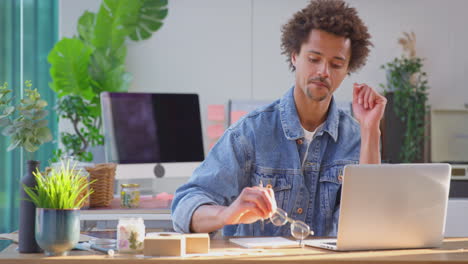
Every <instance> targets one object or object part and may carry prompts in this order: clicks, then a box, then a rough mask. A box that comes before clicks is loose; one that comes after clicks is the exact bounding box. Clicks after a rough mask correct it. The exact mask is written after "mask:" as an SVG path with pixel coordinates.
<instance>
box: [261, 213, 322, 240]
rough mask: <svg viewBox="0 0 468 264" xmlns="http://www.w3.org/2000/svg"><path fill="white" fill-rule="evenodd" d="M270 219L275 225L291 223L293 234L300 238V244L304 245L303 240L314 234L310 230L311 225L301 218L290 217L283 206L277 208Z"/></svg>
mask: <svg viewBox="0 0 468 264" xmlns="http://www.w3.org/2000/svg"><path fill="white" fill-rule="evenodd" d="M270 221H271V223H272V224H274V225H275V226H283V225H285V224H286V223H288V222H289V223H290V224H291V235H292V236H293V237H294V238H295V239H299V240H300V245H301V246H302V240H303V239H304V238H306V237H308V236H309V235H313V234H314V231H312V230H310V227H309V225H307V224H306V223H304V222H302V221H301V220H294V219H292V218H290V217H288V213H286V211H284V210H283V209H281V208H277V209H276V211H275V212H274V213H273V215H272V216H271V217H270Z"/></svg>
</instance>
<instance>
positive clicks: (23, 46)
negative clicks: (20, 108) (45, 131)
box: [0, 0, 58, 251]
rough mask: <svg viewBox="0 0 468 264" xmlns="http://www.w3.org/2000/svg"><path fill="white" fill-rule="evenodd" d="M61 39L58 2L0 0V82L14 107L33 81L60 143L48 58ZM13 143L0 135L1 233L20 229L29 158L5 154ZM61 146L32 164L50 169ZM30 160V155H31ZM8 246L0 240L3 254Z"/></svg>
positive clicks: (44, 149) (48, 148) (42, 152)
mask: <svg viewBox="0 0 468 264" xmlns="http://www.w3.org/2000/svg"><path fill="white" fill-rule="evenodd" d="M57 39H58V0H0V82H2V83H3V82H7V83H8V85H9V88H10V89H13V90H14V92H13V93H14V96H15V104H17V103H18V102H19V100H20V98H21V94H22V89H23V88H24V81H26V80H31V81H32V83H33V88H37V89H38V91H39V92H40V94H41V97H42V98H43V99H44V100H46V101H47V102H48V103H49V106H48V110H49V116H48V120H49V128H50V129H51V131H52V134H53V138H54V139H57V138H58V137H57V132H58V131H57V130H58V119H57V116H56V115H55V111H53V107H54V106H55V101H56V96H55V93H54V92H53V91H52V90H51V89H50V88H49V82H50V81H51V80H50V75H49V64H48V62H47V55H48V54H49V52H50V50H51V49H52V47H53V45H54V44H55V42H57ZM8 143H9V138H6V137H4V136H3V135H1V134H0V233H6V232H12V231H15V230H17V229H18V207H19V181H20V178H21V177H22V175H23V171H24V168H25V164H26V159H27V158H26V155H25V153H23V151H22V150H20V149H17V150H14V151H10V152H7V151H6V149H7V147H8ZM56 144H57V142H55V141H54V142H50V143H46V144H44V145H43V146H41V148H40V149H39V150H38V151H37V152H36V153H34V156H33V157H32V158H33V159H36V160H39V161H40V162H41V168H44V167H45V166H47V164H48V160H49V159H50V158H51V157H52V152H53V150H54V149H55V148H56ZM28 158H30V156H28ZM8 244H9V242H7V241H2V240H0V251H1V250H2V249H3V248H5V247H6V246H8Z"/></svg>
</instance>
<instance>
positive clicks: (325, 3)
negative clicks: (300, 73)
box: [281, 0, 372, 73]
mask: <svg viewBox="0 0 468 264" xmlns="http://www.w3.org/2000/svg"><path fill="white" fill-rule="evenodd" d="M312 29H320V30H323V31H326V32H329V33H333V34H335V35H338V36H342V37H345V38H349V39H350V40H351V58H350V61H349V66H348V69H349V72H350V73H351V72H355V71H356V70H358V69H359V68H361V67H362V66H364V65H365V64H366V60H367V56H368V55H369V51H370V47H371V46H372V43H371V42H370V37H371V36H370V34H369V32H368V31H367V26H366V25H364V23H363V22H362V20H361V19H360V18H359V17H358V15H357V11H356V9H354V8H351V7H349V6H348V5H347V4H346V3H345V2H344V1H342V0H314V1H311V2H310V4H309V5H308V6H306V7H305V8H304V9H302V10H300V11H298V12H297V13H296V14H294V16H293V18H291V19H290V20H289V21H288V23H286V24H285V25H283V27H282V29H281V32H282V37H281V49H282V54H284V55H286V56H287V57H288V59H287V61H288V62H289V67H290V68H291V70H292V71H295V70H296V69H295V67H294V65H293V64H292V62H291V55H292V54H293V53H296V54H299V52H300V49H301V45H302V44H303V43H304V42H306V41H307V38H308V37H309V33H310V32H311V30H312Z"/></svg>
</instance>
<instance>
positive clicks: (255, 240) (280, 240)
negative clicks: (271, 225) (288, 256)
mask: <svg viewBox="0 0 468 264" xmlns="http://www.w3.org/2000/svg"><path fill="white" fill-rule="evenodd" d="M229 241H230V242H232V243H235V244H237V245H239V246H242V247H246V248H292V247H300V245H299V242H297V241H294V240H289V239H287V238H284V237H249V238H230V239H229Z"/></svg>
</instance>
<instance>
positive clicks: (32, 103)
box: [0, 81, 52, 253]
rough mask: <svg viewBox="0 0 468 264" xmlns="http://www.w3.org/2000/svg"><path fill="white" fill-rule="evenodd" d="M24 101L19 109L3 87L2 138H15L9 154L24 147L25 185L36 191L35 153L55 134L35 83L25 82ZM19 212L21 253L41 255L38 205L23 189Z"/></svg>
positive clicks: (0, 99)
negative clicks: (37, 233) (36, 224)
mask: <svg viewBox="0 0 468 264" xmlns="http://www.w3.org/2000/svg"><path fill="white" fill-rule="evenodd" d="M25 85H26V88H25V89H24V97H23V98H21V100H20V103H19V105H18V106H13V105H12V101H13V97H11V95H10V93H11V92H12V90H11V89H8V85H7V83H4V84H3V85H1V86H0V127H3V129H2V134H3V135H4V136H9V137H10V138H11V140H10V145H9V147H8V151H11V150H14V149H15V148H17V147H20V148H22V149H24V150H25V156H26V160H27V170H26V174H25V175H24V177H23V178H22V180H21V182H22V184H24V185H26V186H29V187H32V186H35V184H36V182H35V179H34V177H33V175H32V172H33V171H36V170H37V169H38V168H39V161H37V160H34V153H35V152H36V151H37V150H38V149H39V147H40V146H41V145H42V144H44V143H46V142H49V141H51V140H52V134H51V132H50V129H49V128H48V127H47V120H45V119H44V118H45V117H46V116H47V115H48V111H47V110H45V107H46V106H47V102H46V101H44V100H42V99H41V96H40V94H39V93H38V91H37V89H32V88H31V87H32V83H31V81H26V82H25ZM20 198H21V201H20V212H19V251H20V252H21V253H36V252H39V247H38V245H37V243H36V241H35V240H34V218H35V212H36V209H35V207H34V204H32V203H31V202H29V201H27V200H26V198H27V196H26V193H25V192H24V191H23V188H21V189H20Z"/></svg>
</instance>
